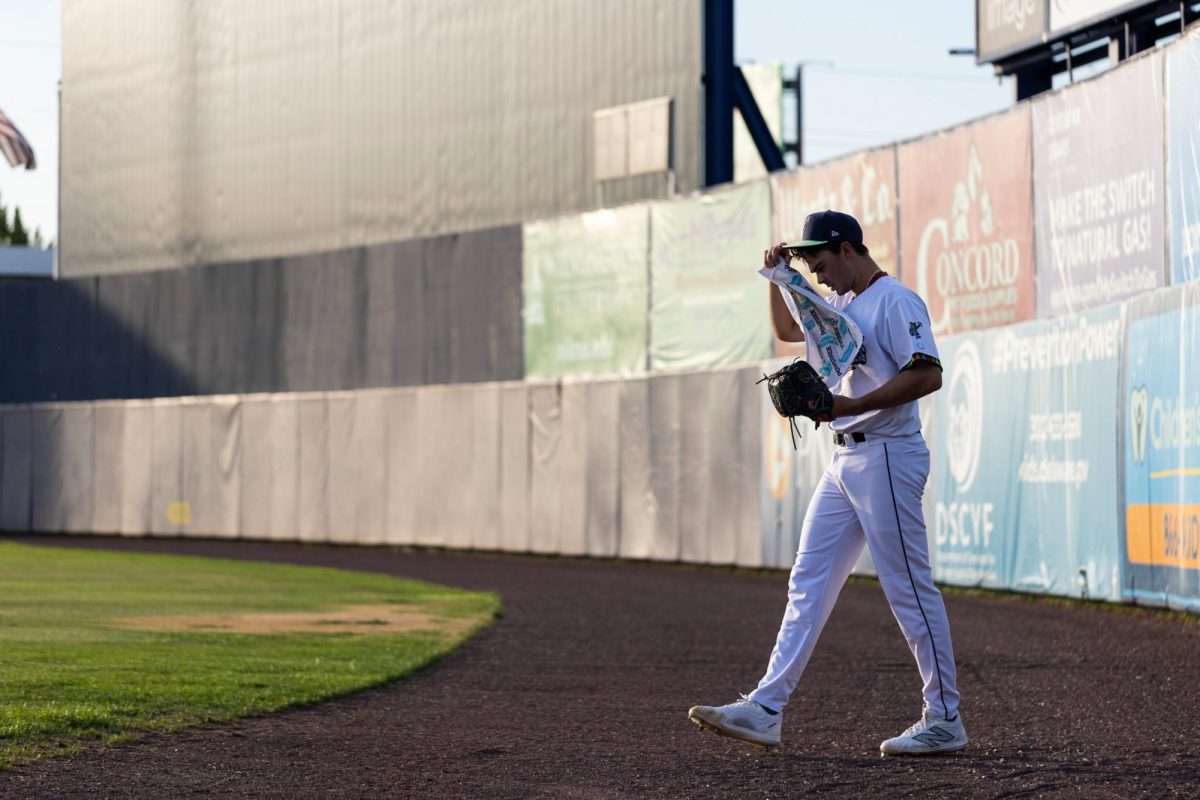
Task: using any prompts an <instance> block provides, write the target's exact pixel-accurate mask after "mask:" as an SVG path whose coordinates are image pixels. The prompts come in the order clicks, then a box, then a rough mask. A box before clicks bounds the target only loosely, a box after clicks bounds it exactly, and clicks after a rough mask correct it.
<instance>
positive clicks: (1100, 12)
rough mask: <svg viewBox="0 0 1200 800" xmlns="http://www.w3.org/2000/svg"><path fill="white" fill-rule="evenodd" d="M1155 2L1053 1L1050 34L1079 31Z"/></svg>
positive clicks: (1111, 0) (1106, 0)
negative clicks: (1090, 24)
mask: <svg viewBox="0 0 1200 800" xmlns="http://www.w3.org/2000/svg"><path fill="white" fill-rule="evenodd" d="M1152 2H1153V0H1053V2H1051V3H1050V33H1051V34H1055V35H1057V34H1063V33H1067V32H1068V31H1073V30H1078V29H1080V28H1083V27H1085V26H1086V25H1087V24H1088V23H1090V22H1098V21H1100V20H1103V19H1107V18H1108V17H1112V16H1114V15H1116V14H1118V13H1120V12H1122V11H1128V10H1129V9H1131V8H1137V7H1138V6H1146V5H1150V4H1151V3H1152Z"/></svg>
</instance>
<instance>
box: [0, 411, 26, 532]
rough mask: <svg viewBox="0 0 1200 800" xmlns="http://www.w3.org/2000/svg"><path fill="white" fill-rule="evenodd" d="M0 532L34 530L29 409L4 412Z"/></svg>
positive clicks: (0, 428)
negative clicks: (31, 505) (31, 508)
mask: <svg viewBox="0 0 1200 800" xmlns="http://www.w3.org/2000/svg"><path fill="white" fill-rule="evenodd" d="M0 436H2V437H3V441H2V442H0V445H2V447H3V450H2V451H0V455H2V456H3V459H2V460H0V529H3V530H6V531H24V530H30V529H31V527H32V512H31V510H30V501H31V498H32V491H33V412H32V411H31V410H30V408H29V407H28V406H7V407H5V408H3V409H2V410H0Z"/></svg>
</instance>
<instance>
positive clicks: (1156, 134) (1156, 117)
mask: <svg viewBox="0 0 1200 800" xmlns="http://www.w3.org/2000/svg"><path fill="white" fill-rule="evenodd" d="M1161 69H1162V62H1161V61H1160V60H1159V56H1158V55H1151V56H1148V57H1146V58H1142V59H1140V60H1138V61H1135V62H1134V63H1132V64H1127V65H1124V66H1122V67H1120V68H1119V69H1115V70H1112V71H1111V72H1109V73H1107V74H1105V75H1102V76H1101V77H1099V78H1096V79H1095V80H1090V81H1087V82H1086V83H1082V84H1079V85H1078V86H1072V87H1069V88H1067V89H1065V90H1063V91H1061V92H1058V93H1056V94H1052V95H1050V96H1049V97H1046V98H1045V99H1042V100H1038V101H1036V102H1034V104H1033V171H1034V179H1035V186H1036V189H1035V192H1034V214H1035V216H1034V219H1035V221H1036V225H1037V231H1038V237H1037V297H1038V316H1040V317H1056V316H1059V315H1060V314H1068V313H1072V312H1076V311H1081V310H1083V309H1087V308H1093V307H1095V306H1099V305H1104V304H1106V303H1113V302H1116V301H1118V300H1123V299H1125V298H1127V297H1130V296H1132V295H1135V294H1138V293H1140V292H1144V291H1147V290H1149V289H1154V288H1156V287H1159V286H1162V285H1163V274H1164V272H1165V258H1166V253H1165V250H1166V248H1165V247H1164V236H1165V234H1164V230H1163V205H1164V203H1163V195H1164V192H1163V126H1162V118H1163V113H1162V105H1163V93H1162V76H1161Z"/></svg>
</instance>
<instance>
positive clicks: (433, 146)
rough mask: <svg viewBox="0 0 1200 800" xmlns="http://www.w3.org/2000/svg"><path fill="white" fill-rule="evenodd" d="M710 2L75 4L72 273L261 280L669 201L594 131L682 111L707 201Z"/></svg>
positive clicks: (66, 146) (664, 182)
mask: <svg viewBox="0 0 1200 800" xmlns="http://www.w3.org/2000/svg"><path fill="white" fill-rule="evenodd" d="M701 21H702V4H701V2H700V0H661V1H660V2H655V3H653V4H648V3H644V2H639V0H606V1H605V2H603V3H596V2H591V0H556V2H545V0H439V2H436V3H430V2H421V1H420V0H398V1H397V2H382V1H381V0H367V1H366V2H364V1H363V0H325V1H324V2H322V1H320V0H301V1H299V2H298V1H297V0H259V1H258V2H254V3H244V2H235V0H203V2H201V0H172V1H170V2H167V1H166V0H106V2H98V0H65V1H64V3H63V81H62V191H61V197H62V219H61V229H62V233H61V237H60V238H61V241H62V243H63V245H64V246H63V251H62V262H61V266H62V275H63V276H83V275H95V274H101V273H113V272H126V271H141V270H152V269H161V268H166V267H177V266H185V265H195V264H211V263H215V262H224V261H245V260H250V259H254V258H261V257H268V256H271V257H274V256H282V255H292V254H300V253H310V252H318V251H327V250H332V249H339V248H346V247H354V246H359V245H365V244H375V243H380V242H388V241H396V240H401V239H408V238H415V237H428V236H433V235H437V234H442V233H448V232H459V231H464V230H472V229H478V228H484V227H494V226H498V225H503V224H507V223H513V222H520V221H523V220H526V219H533V218H537V217H545V216H551V215H554V214H559V213H564V212H569V211H577V210H582V209H587V208H591V207H595V206H598V205H611V204H613V203H620V202H626V201H630V200H639V199H648V198H657V197H663V196H665V195H666V194H667V193H668V191H669V188H670V179H669V178H668V176H667V175H665V174H657V175H651V176H642V177H636V178H625V179H619V180H616V181H611V182H606V183H605V184H603V185H598V184H596V183H595V182H594V181H593V179H592V152H593V147H592V112H593V111H595V110H596V109H600V108H606V107H610V106H614V105H619V104H623V103H629V102H635V101H638V100H645V99H649V98H654V97H661V96H670V97H671V98H672V139H671V146H672V163H673V165H674V170H675V175H674V180H675V182H676V187H677V189H678V190H680V191H690V190H692V189H694V188H696V187H697V186H698V181H699V177H698V176H699V162H700V145H699V130H700V114H701V108H702V105H701V103H702V98H701V90H702V87H701V82H700V77H701V70H702V54H701V38H702V32H701Z"/></svg>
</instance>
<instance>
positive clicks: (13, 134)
mask: <svg viewBox="0 0 1200 800" xmlns="http://www.w3.org/2000/svg"><path fill="white" fill-rule="evenodd" d="M0 152H2V153H4V157H5V158H7V159H8V163H9V164H11V165H12V166H14V167H19V166H21V165H22V164H24V165H25V169H33V168H34V167H35V166H37V162H36V161H35V160H34V158H33V148H32V147H30V146H29V142H27V141H25V137H24V136H22V135H21V132H20V131H19V130H17V126H16V125H13V124H12V121H11V120H10V119H9V118H8V117H6V116H4V112H3V111H0Z"/></svg>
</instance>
